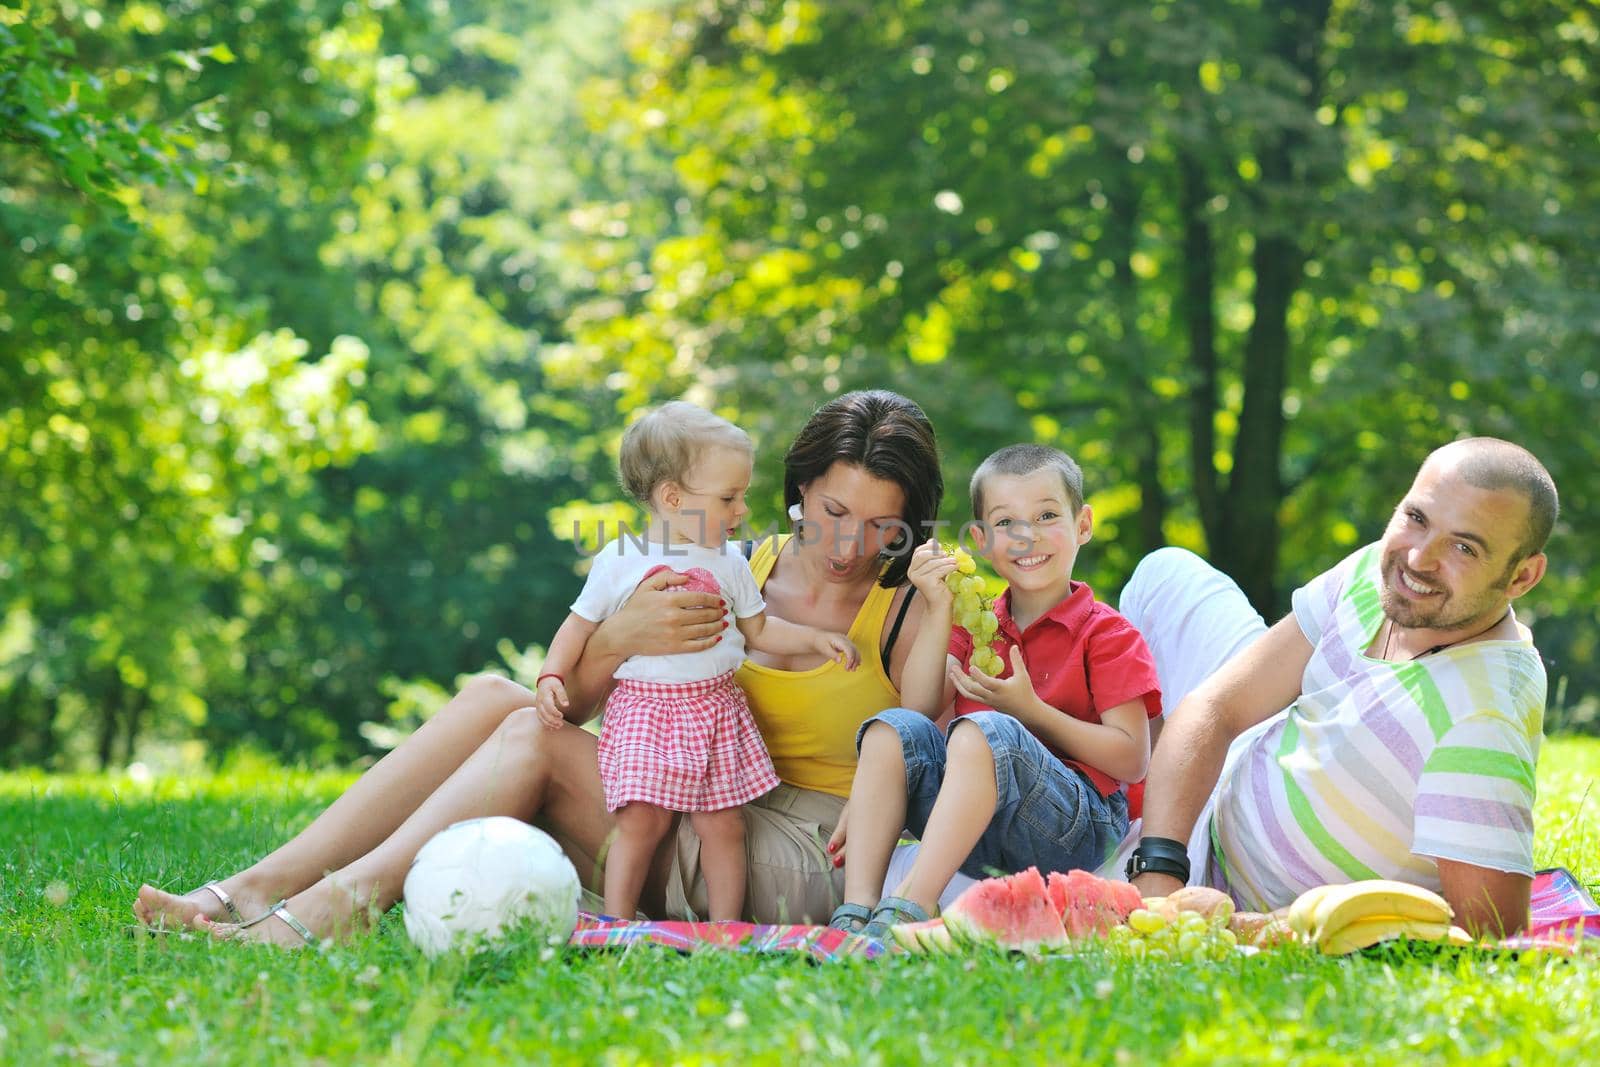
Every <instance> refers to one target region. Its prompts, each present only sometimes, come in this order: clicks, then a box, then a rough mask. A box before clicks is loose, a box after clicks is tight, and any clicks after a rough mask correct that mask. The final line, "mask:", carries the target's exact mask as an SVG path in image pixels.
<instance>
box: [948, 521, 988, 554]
mask: <svg viewBox="0 0 1600 1067" xmlns="http://www.w3.org/2000/svg"><path fill="white" fill-rule="evenodd" d="M968 529H969V530H971V531H972V547H973V548H976V549H977V550H978V555H980V556H987V555H988V554H989V524H988V523H986V522H975V523H973V524H972V525H971V526H969V527H968ZM956 543H957V544H959V543H960V537H959V536H958V537H957V538H956Z"/></svg>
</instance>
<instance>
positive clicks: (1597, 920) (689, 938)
mask: <svg viewBox="0 0 1600 1067" xmlns="http://www.w3.org/2000/svg"><path fill="white" fill-rule="evenodd" d="M1590 938H1595V939H1600V906H1596V904H1595V902H1594V898H1593V897H1591V896H1590V895H1589V893H1588V891H1587V890H1586V889H1584V887H1583V884H1582V883H1581V882H1579V881H1578V880H1577V879H1576V878H1574V877H1573V876H1572V873H1571V872H1570V871H1567V870H1566V869H1564V868H1561V867H1555V868H1552V869H1550V870H1546V871H1540V872H1538V873H1537V874H1535V875H1534V877H1533V896H1532V908H1531V910H1530V921H1529V923H1528V930H1527V933H1525V934H1522V935H1520V936H1518V937H1510V938H1507V939H1506V940H1505V941H1502V942H1501V945H1502V947H1505V948H1510V949H1519V950H1530V949H1541V950H1553V951H1558V952H1572V951H1575V950H1576V949H1577V947H1578V946H1579V945H1580V944H1582V943H1583V942H1585V941H1586V940H1588V939H1590ZM1597 943H1600V941H1597ZM568 944H570V945H572V946H574V947H576V948H622V947H625V946H628V945H639V944H646V945H659V946H661V947H663V948H671V949H677V950H678V951H679V952H694V951H697V950H699V949H706V948H716V949H731V950H733V951H736V952H802V953H805V954H806V955H809V956H810V957H811V958H812V959H815V960H818V961H827V960H835V959H840V958H842V957H845V956H860V957H862V958H865V959H872V958H874V957H876V956H881V955H883V954H885V953H886V952H888V951H889V949H887V948H886V947H884V946H883V945H882V944H880V943H878V942H877V941H873V940H871V939H869V938H865V937H857V936H855V935H854V934H847V933H845V932H843V931H842V930H830V929H828V928H827V927H825V926H795V925H785V926H778V925H768V924H763V923H693V922H630V921H628V920H625V919H613V918H611V917H609V916H605V915H595V914H592V913H590V912H586V911H585V912H579V913H578V928H577V930H576V931H574V932H573V934H572V940H571V941H569V942H568Z"/></svg>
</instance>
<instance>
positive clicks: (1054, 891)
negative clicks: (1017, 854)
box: [894, 867, 1141, 952]
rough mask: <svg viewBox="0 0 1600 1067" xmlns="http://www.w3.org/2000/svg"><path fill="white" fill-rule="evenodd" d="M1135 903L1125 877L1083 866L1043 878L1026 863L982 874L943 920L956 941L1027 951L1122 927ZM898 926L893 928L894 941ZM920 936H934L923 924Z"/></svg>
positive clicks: (1135, 896)
mask: <svg viewBox="0 0 1600 1067" xmlns="http://www.w3.org/2000/svg"><path fill="white" fill-rule="evenodd" d="M1140 903H1141V901H1140V899H1139V892H1138V890H1136V889H1134V888H1133V887H1132V886H1130V885H1128V884H1127V883H1126V882H1114V881H1109V880H1107V879H1105V878H1098V877H1096V876H1095V875H1092V874H1090V873H1089V872H1088V871H1068V872H1067V873H1065V874H1061V873H1059V872H1052V873H1051V874H1050V876H1049V878H1048V880H1047V879H1046V878H1045V876H1044V875H1041V874H1040V873H1039V869H1038V868H1037V867H1029V868H1028V869H1027V870H1025V871H1022V872H1021V873H1019V874H1013V875H1010V876H1009V877H1005V878H985V879H984V880H983V881H981V882H978V883H977V884H975V885H973V886H971V887H970V888H968V889H967V891H966V892H965V893H962V894H961V896H959V897H958V898H956V901H955V903H953V904H951V905H950V906H949V907H948V908H946V909H945V912H944V924H943V925H944V930H945V931H946V932H947V933H948V935H949V936H951V937H952V938H954V940H955V942H956V943H957V944H985V945H996V946H999V947H1001V948H1009V949H1018V950H1021V951H1025V952H1032V951H1036V950H1038V949H1041V948H1049V947H1056V946H1061V945H1065V944H1067V943H1068V942H1070V941H1074V940H1084V939H1087V938H1093V937H1100V936H1103V935H1105V934H1107V933H1109V932H1111V931H1114V930H1118V929H1122V928H1123V927H1122V923H1123V922H1124V921H1125V920H1126V919H1127V917H1128V916H1129V915H1130V914H1132V913H1133V911H1134V910H1135V909H1136V908H1137V907H1138V906H1139V904H1140ZM907 925H911V926H924V927H925V924H915V923H913V924H907ZM901 929H903V927H900V926H896V927H895V928H894V930H895V938H896V940H897V941H898V940H900V938H901V935H900V933H899V931H900V930H901ZM911 936H913V937H915V936H918V935H917V934H915V933H913V934H912V935H911ZM922 936H923V937H932V938H938V936H939V935H938V934H937V933H936V932H933V931H932V930H931V929H926V928H925V929H924V931H923V934H922ZM901 943H902V944H904V942H903V941H901Z"/></svg>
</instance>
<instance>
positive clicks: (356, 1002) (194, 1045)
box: [0, 739, 1600, 1064]
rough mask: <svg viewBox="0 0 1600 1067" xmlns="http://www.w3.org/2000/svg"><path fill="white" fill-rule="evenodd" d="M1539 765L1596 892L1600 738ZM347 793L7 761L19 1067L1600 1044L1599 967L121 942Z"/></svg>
mask: <svg viewBox="0 0 1600 1067" xmlns="http://www.w3.org/2000/svg"><path fill="white" fill-rule="evenodd" d="M1539 772H1540V774H1539V776H1540V796H1539V811H1538V825H1539V834H1540V837H1539V842H1538V848H1537V855H1536V859H1537V861H1538V862H1539V863H1540V864H1541V865H1545V864H1553V863H1560V864H1564V865H1566V866H1568V867H1569V868H1571V869H1572V870H1573V871H1574V872H1575V873H1576V874H1577V875H1578V876H1579V877H1580V878H1582V879H1583V880H1585V881H1586V882H1588V883H1590V884H1591V885H1593V884H1594V883H1596V882H1597V881H1600V836H1597V832H1596V830H1595V829H1594V823H1595V814H1596V808H1597V806H1600V789H1597V790H1595V794H1596V795H1594V796H1590V795H1589V790H1590V787H1591V785H1593V783H1594V782H1595V781H1596V780H1597V779H1600V740H1594V739H1582V740H1579V739H1564V740H1557V741H1553V742H1551V743H1549V744H1548V746H1547V747H1546V750H1545V753H1544V758H1543V759H1542V760H1541V763H1540V768H1539ZM348 780H349V779H348V777H346V776H341V775H334V774H314V775H313V774H303V773H292V772H284V771H279V770H275V769H272V770H269V769H264V768H257V769H254V770H249V769H246V770H244V771H243V772H241V773H239V774H235V775H233V776H232V777H230V778H228V779H222V778H206V779H199V780H184V781H160V782H156V783H154V784H147V785H142V786H141V785H137V784H135V783H133V782H131V781H129V780H128V779H126V778H106V777H46V776H42V775H4V776H0V834H3V837H0V842H3V844H0V849H3V851H0V1063H42V1062H45V1061H56V1060H62V1059H72V1060H83V1061H86V1062H90V1063H112V1062H116V1063H170V1062H196V1061H205V1062H207V1063H211V1062H229V1063H235V1062H236V1063H255V1062H259V1063H274V1064H276V1063H283V1062H304V1061H308V1060H316V1059H323V1060H327V1061H330V1062H340V1061H346V1060H358V1061H362V1062H393V1063H418V1062H421V1063H429V1064H432V1063H438V1062H443V1061H450V1060H466V1061H478V1060H482V1059H485V1058H502V1059H517V1060H531V1061H537V1062H545V1061H556V1062H572V1063H580V1062H581V1063H599V1064H607V1063H618V1064H626V1063H663V1062H682V1063H738V1064H760V1063H784V1064H789V1063H793V1062H794V1061H796V1060H797V1059H799V1058H802V1057H803V1058H804V1059H805V1060H807V1061H809V1060H812V1059H816V1058H819V1057H825V1058H827V1059H829V1060H832V1061H836V1062H839V1063H845V1062H850V1063H855V1062H862V1063H902V1062H903V1063H912V1062H915V1063H923V1062H927V1061H937V1062H966V1063H989V1062H993V1061H995V1060H997V1059H999V1058H1001V1057H1009V1058H1012V1059H1015V1060H1017V1061H1020V1062H1042V1061H1048V1062H1062V1063H1077V1062H1082V1063H1129V1062H1158V1063H1163V1064H1191V1063H1192V1064H1210V1063H1229V1062H1293V1063H1297V1064H1299V1063H1336V1062H1337V1063H1345V1062H1350V1061H1352V1060H1366V1061H1369V1062H1372V1063H1384V1062H1391V1061H1395V1060H1398V1059H1399V1058H1401V1057H1405V1059H1406V1060H1407V1061H1412V1062H1422V1063H1446V1062H1455V1061H1459V1060H1464V1059H1468V1058H1471V1059H1473V1060H1481V1061H1482V1062H1485V1063H1501V1062H1504V1063H1511V1062H1521V1063H1531V1064H1543V1063H1560V1062H1584V1061H1588V1060H1592V1057H1593V1055H1594V1052H1595V1050H1596V1049H1597V1048H1600V993H1597V990H1600V954H1592V956H1591V958H1583V959H1578V960H1576V961H1562V960H1558V959H1552V958H1542V957H1531V956H1530V957H1524V958H1520V959H1519V958H1510V957H1491V956H1481V955H1479V956H1448V955H1438V956H1434V957H1432V958H1428V957H1425V956H1408V955H1398V954H1396V955H1391V956H1388V957H1382V958H1352V959H1345V960H1327V959H1321V958H1318V957H1314V956H1310V955H1306V954H1303V953H1298V952H1296V953H1289V954H1282V955H1276V956H1272V957H1258V958H1255V959H1240V960H1237V961H1233V962H1230V963H1228V964H1226V965H1199V964H1181V965H1157V964H1146V963H1134V962H1131V961H1127V960H1119V959H1113V958H1110V957H1107V956H1105V955H1101V954H1091V955H1089V956H1085V957H1077V958H1060V959H1053V960H1047V961H1030V960H1025V959H1022V958H1009V957H1004V956H999V955H985V956H973V957H967V958H944V959H932V960H930V959H916V958H913V959H891V960H880V961H877V962H867V961H852V962H846V963H840V964H829V965H820V966H819V965H815V964H810V963H807V962H805V961H803V960H801V959H790V958H772V957H745V956H737V955H733V954H724V953H708V954H704V955H701V956H698V957H694V958H685V957H679V956H677V955H672V954H668V953H664V952H660V951H657V950H652V949H635V950H633V951H631V952H626V953H607V954H578V953H557V952H555V951H554V950H543V951H542V952H541V951H539V950H532V951H529V952H526V953H522V954H517V955H510V956H500V957H481V958H478V959H475V960H471V961H462V960H451V961H448V962H446V963H443V964H440V965H431V964H429V963H427V962H426V961H424V960H423V959H422V957H420V956H419V955H418V954H417V953H416V952H415V951H414V950H413V949H412V948H411V947H410V945H409V943H408V942H407V941H406V939H405V937H404V933H403V930H402V929H401V928H400V925H399V924H398V923H397V922H396V921H395V916H393V915H391V916H390V917H389V918H388V919H386V920H385V922H384V924H383V926H382V927H381V928H380V930H379V931H378V932H377V933H376V934H374V935H372V936H369V937H366V938H363V939H361V940H359V941H357V942H355V943H353V944H350V945H347V946H344V947H339V948H336V949H334V950H332V951H329V952H327V953H325V954H315V953H295V954H288V953H276V952H273V951H271V950H266V949H259V948H249V947H245V946H235V945H223V944H212V943H208V942H206V941H203V940H187V941H185V940H177V939H172V938H167V939H159V940H157V939H151V938H145V937H140V938H131V937H128V936H127V935H126V934H125V933H124V932H123V928H124V926H125V925H126V923H127V922H128V920H129V918H130V916H129V911H128V905H129V902H130V901H131V899H132V897H133V893H134V890H135V888H136V887H137V886H138V884H139V883H140V882H141V881H144V880H151V881H154V882H157V883H160V884H165V885H169V886H183V887H190V886H193V885H196V884H198V883H200V882H201V881H204V880H205V879H207V878H210V877H214V876H217V875H221V874H225V873H227V872H228V871H230V870H231V869H233V868H234V867H236V866H238V865H240V864H241V863H243V862H244V861H245V860H247V859H249V858H251V857H253V856H255V855H257V854H259V853H260V852H261V851H262V850H264V849H265V848H267V847H268V846H269V845H271V844H273V843H275V842H277V841H278V840H280V839H281V838H282V837H283V835H285V834H286V833H287V832H289V831H291V830H293V829H294V828H296V827H298V826H300V825H303V824H304V822H305V821H306V820H307V819H308V818H309V817H310V816H311V815H312V814H313V813H314V812H315V811H316V810H317V809H318V807H319V806H320V805H322V804H324V803H326V802H327V801H328V800H329V799H330V798H332V797H333V796H335V795H336V794H337V792H338V790H339V789H340V788H341V786H342V785H344V784H345V783H346V782H348ZM52 886H54V889H53V890H52V889H51V887H52Z"/></svg>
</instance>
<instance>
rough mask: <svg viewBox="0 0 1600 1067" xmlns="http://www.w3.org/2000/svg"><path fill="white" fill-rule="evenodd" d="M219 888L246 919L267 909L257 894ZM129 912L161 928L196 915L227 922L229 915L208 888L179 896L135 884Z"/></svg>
mask: <svg viewBox="0 0 1600 1067" xmlns="http://www.w3.org/2000/svg"><path fill="white" fill-rule="evenodd" d="M223 889H224V891H225V892H227V893H228V895H229V896H230V897H232V898H233V906H234V907H235V908H237V909H238V910H239V914H240V915H241V916H243V917H244V918H246V919H250V918H254V917H255V916H257V915H259V914H261V913H262V912H263V911H266V910H267V903H268V902H267V901H265V900H260V899H257V897H256V896H255V895H254V894H252V893H250V892H249V891H248V890H245V889H242V888H241V889H234V888H232V887H231V886H227V885H224V886H223ZM133 914H134V916H135V917H137V918H138V920H139V921H140V922H141V923H143V924H144V925H146V926H152V927H158V928H162V929H168V930H173V929H180V930H181V929H184V928H187V927H189V926H192V925H193V924H194V921H195V919H196V918H205V919H212V920H215V921H217V922H227V921H231V920H232V919H233V916H231V915H229V914H228V909H227V908H226V907H224V906H223V903H222V898H221V897H219V896H218V895H217V894H216V893H214V892H212V891H211V890H210V889H204V888H202V889H196V890H193V891H191V892H188V893H184V894H182V895H181V896H180V895H179V894H177V893H168V892H166V891H165V890H162V889H157V888H156V887H155V886H153V885H142V886H140V887H139V895H138V896H137V897H136V898H135V899H134V902H133Z"/></svg>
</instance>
